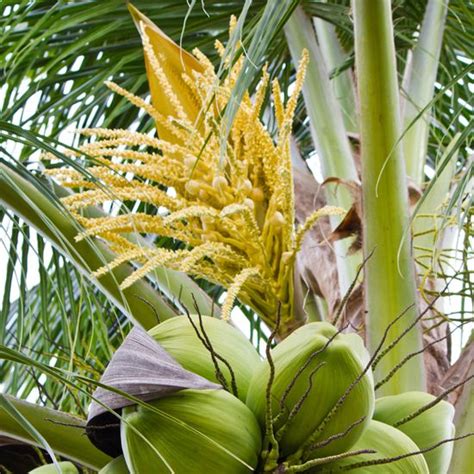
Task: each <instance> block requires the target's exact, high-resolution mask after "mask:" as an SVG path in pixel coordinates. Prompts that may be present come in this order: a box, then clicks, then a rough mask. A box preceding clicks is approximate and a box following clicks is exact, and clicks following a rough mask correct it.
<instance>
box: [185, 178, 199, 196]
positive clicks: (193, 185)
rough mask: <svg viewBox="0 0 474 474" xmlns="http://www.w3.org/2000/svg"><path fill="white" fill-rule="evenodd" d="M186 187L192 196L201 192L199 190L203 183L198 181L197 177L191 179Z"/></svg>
mask: <svg viewBox="0 0 474 474" xmlns="http://www.w3.org/2000/svg"><path fill="white" fill-rule="evenodd" d="M184 188H185V189H186V191H187V192H188V193H189V194H191V195H192V196H195V195H196V194H198V193H199V190H200V188H201V185H200V184H199V181H196V180H195V179H190V180H189V181H188V182H187V183H186V184H185V185H184Z"/></svg>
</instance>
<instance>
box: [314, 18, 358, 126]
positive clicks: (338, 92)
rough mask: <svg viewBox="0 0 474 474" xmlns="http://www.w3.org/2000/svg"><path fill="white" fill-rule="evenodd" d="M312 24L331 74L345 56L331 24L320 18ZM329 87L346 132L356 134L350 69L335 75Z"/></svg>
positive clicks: (354, 104)
mask: <svg viewBox="0 0 474 474" xmlns="http://www.w3.org/2000/svg"><path fill="white" fill-rule="evenodd" d="M313 23H314V28H315V30H316V34H317V37H318V43H319V47H320V48H321V53H322V55H323V58H324V62H325V64H326V69H327V71H328V72H329V73H331V72H332V71H334V70H335V69H337V68H339V67H341V66H342V65H343V63H344V61H345V60H346V59H347V54H345V53H344V51H343V50H342V48H341V45H340V43H339V40H338V39H337V36H336V31H335V27H334V25H333V24H331V23H329V22H327V21H325V20H323V19H321V18H314V19H313ZM331 85H332V88H333V91H334V96H335V98H336V100H337V101H338V102H339V106H340V108H341V111H342V116H343V120H344V125H345V127H346V130H347V131H348V132H351V133H358V132H359V127H358V124H357V107H356V102H355V90H354V83H353V81H352V77H351V72H350V69H348V70H346V71H343V72H341V73H340V74H337V75H336V77H334V78H333V79H331Z"/></svg>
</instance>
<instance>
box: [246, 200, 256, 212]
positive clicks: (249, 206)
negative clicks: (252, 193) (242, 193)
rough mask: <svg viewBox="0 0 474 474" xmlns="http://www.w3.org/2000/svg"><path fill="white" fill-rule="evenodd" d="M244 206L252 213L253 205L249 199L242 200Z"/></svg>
mask: <svg viewBox="0 0 474 474" xmlns="http://www.w3.org/2000/svg"><path fill="white" fill-rule="evenodd" d="M244 205H245V206H247V207H248V208H249V209H251V210H252V211H253V210H254V209H255V203H254V202H253V201H252V200H251V199H249V198H245V199H244Z"/></svg>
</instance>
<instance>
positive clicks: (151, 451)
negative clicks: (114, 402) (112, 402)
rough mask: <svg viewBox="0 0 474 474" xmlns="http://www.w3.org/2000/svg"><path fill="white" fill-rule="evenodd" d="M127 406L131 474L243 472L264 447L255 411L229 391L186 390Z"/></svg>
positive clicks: (125, 435) (124, 434) (124, 432)
mask: <svg viewBox="0 0 474 474" xmlns="http://www.w3.org/2000/svg"><path fill="white" fill-rule="evenodd" d="M150 405H151V406H152V407H153V408H154V410H156V411H151V410H150V409H149V408H144V407H143V406H138V405H135V406H131V407H126V408H124V409H123V413H122V417H123V421H122V423H121V438H122V448H123V452H124V457H125V460H126V463H127V466H128V469H129V470H130V472H131V473H132V474H134V473H136V474H142V473H148V472H157V473H158V472H176V473H186V474H202V473H203V472H205V473H206V474H222V473H224V472H225V473H226V474H240V473H242V474H244V473H249V472H253V470H254V469H255V467H256V466H257V463H258V457H259V453H260V448H261V433H260V427H259V426H258V423H257V421H256V419H255V417H254V415H253V414H252V412H251V411H250V410H249V409H248V408H247V407H246V406H245V405H244V404H243V403H242V402H241V401H240V400H239V399H238V398H236V397H234V396H233V395H231V394H230V393H228V392H226V391H225V390H182V391H180V392H178V393H176V394H174V395H171V396H169V397H165V398H161V399H158V400H155V401H153V402H151V403H150Z"/></svg>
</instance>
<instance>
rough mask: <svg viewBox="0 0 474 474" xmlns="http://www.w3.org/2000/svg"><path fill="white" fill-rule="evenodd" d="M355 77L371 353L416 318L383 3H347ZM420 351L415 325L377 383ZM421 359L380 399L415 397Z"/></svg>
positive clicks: (387, 9) (388, 23) (386, 1)
mask: <svg viewBox="0 0 474 474" xmlns="http://www.w3.org/2000/svg"><path fill="white" fill-rule="evenodd" d="M352 6H353V11H354V20H355V54H356V73H357V84H358V88H359V104H360V111H361V112H360V127H361V160H362V189H363V196H362V198H363V227H364V228H363V235H364V255H365V256H366V257H368V256H369V255H371V254H372V255H371V257H370V258H369V259H368V262H367V264H366V267H365V279H364V283H365V298H366V309H367V311H368V314H367V319H366V333H367V339H368V344H369V348H370V349H371V350H374V349H375V347H376V346H377V345H378V344H379V342H380V339H381V338H382V335H383V334H384V331H385V330H386V329H387V327H388V326H389V324H390V322H392V321H393V320H394V319H395V317H396V316H398V315H399V314H401V313H402V312H403V311H405V310H406V309H407V308H409V307H410V305H414V307H413V308H411V309H410V310H409V311H407V312H406V313H405V315H404V316H403V317H402V318H401V319H400V321H398V323H397V324H395V325H394V326H393V327H392V329H391V330H390V331H389V332H388V337H387V341H386V344H390V343H391V342H392V341H393V340H394V339H395V338H397V336H400V335H401V333H402V332H403V330H404V329H405V328H406V327H407V326H408V325H409V324H410V323H411V322H413V320H414V318H415V317H416V315H417V309H416V304H417V296H416V285H415V272H414V262H413V258H412V255H411V239H410V236H409V235H405V231H406V229H407V228H408V224H409V219H408V217H409V216H408V192H407V182H406V175H405V170H404V161H403V151H402V148H401V147H400V146H396V147H395V145H396V144H397V140H398V138H399V136H400V131H401V126H400V117H399V105H398V84H397V70H396V59H395V46H394V40H393V25H392V11H391V3H390V0H377V1H376V2H374V1H373V0H353V2H352ZM420 349H421V328H420V325H419V324H418V325H416V326H415V328H413V329H412V330H411V331H409V332H408V333H407V334H406V335H405V336H404V337H403V339H402V340H401V341H400V342H399V344H398V345H396V346H395V347H394V348H393V349H392V350H391V351H390V352H388V354H387V355H386V356H385V357H384V358H383V359H382V361H381V362H380V364H379V365H378V366H377V370H376V374H375V375H376V379H377V380H380V379H381V378H382V377H384V376H385V375H386V374H388V373H389V372H390V371H391V370H392V369H393V368H394V367H395V366H397V365H398V364H399V363H400V362H401V361H402V360H403V359H404V358H405V357H406V356H407V355H408V354H410V353H412V352H414V351H417V350H420ZM424 387H425V382H424V367H423V358H422V356H417V357H413V358H412V359H411V360H410V362H409V363H407V364H405V365H404V366H403V367H402V368H401V369H400V370H398V372H397V373H396V375H395V376H394V377H393V378H392V379H391V380H390V382H388V383H386V384H385V385H383V387H382V389H381V392H383V393H381V395H382V394H383V395H389V394H392V395H393V394H398V393H402V392H405V391H409V390H423V389H424Z"/></svg>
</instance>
